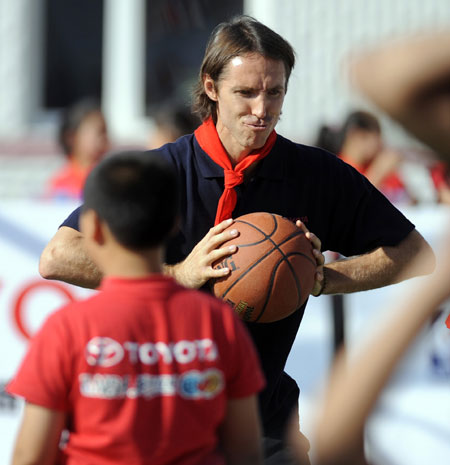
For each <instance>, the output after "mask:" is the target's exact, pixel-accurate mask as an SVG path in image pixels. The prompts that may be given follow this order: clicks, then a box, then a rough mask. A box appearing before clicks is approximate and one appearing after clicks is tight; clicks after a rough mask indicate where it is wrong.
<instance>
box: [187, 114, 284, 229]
mask: <svg viewBox="0 0 450 465" xmlns="http://www.w3.org/2000/svg"><path fill="white" fill-rule="evenodd" d="M194 134H195V138H196V139H197V142H198V143H199V145H200V147H201V148H202V149H203V151H204V152H205V153H206V154H207V155H208V156H209V157H210V158H211V159H212V160H213V161H215V162H216V163H217V164H218V165H219V166H221V167H222V168H223V170H224V175H225V189H224V191H223V194H222V196H221V197H220V199H219V203H218V205H217V212H216V220H215V222H214V224H218V223H220V222H221V221H223V220H226V219H228V218H231V214H232V213H233V210H234V207H235V206H236V202H237V195H236V191H235V190H234V188H235V187H236V186H238V185H239V184H242V182H243V181H244V171H245V170H246V169H247V168H248V167H249V166H250V165H251V164H252V163H255V162H257V161H259V160H262V159H263V158H264V157H266V156H267V155H268V154H269V153H270V151H271V150H272V147H273V145H274V144H275V141H276V139H277V133H276V132H275V130H273V131H272V132H271V133H270V135H269V137H268V138H267V141H266V143H265V144H264V145H263V146H262V147H261V148H260V149H257V151H255V150H254V151H253V152H252V153H250V154H249V155H247V156H246V157H245V158H244V159H242V160H241V161H240V162H239V163H238V164H237V165H236V166H235V167H234V168H233V165H232V164H231V160H230V158H229V156H228V154H227V152H226V151H225V149H224V148H223V145H222V142H221V141H220V139H219V135H218V134H217V130H216V126H215V124H214V122H213V120H212V118H208V119H207V120H206V121H204V122H203V124H202V125H200V126H199V127H198V128H197V129H196V130H195V132H194Z"/></svg>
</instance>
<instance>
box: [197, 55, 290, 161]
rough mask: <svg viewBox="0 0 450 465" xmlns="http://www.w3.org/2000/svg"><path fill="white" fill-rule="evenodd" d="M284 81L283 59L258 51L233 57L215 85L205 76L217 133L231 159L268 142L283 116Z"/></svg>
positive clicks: (237, 159) (206, 89)
mask: <svg viewBox="0 0 450 465" xmlns="http://www.w3.org/2000/svg"><path fill="white" fill-rule="evenodd" d="M285 84H286V72H285V68H284V64H283V62H282V61H281V60H271V59H268V58H264V57H262V56H261V55H258V54H250V55H243V56H239V57H235V58H233V59H232V60H231V61H230V62H229V63H228V64H227V65H226V66H225V68H224V70H223V73H222V75H221V77H220V79H219V81H218V82H217V83H216V84H215V83H214V82H213V81H212V79H211V78H210V77H209V76H206V78H205V80H204V86H205V91H206V93H207V95H208V97H209V98H211V100H214V101H215V102H217V105H216V108H217V124H216V127H217V132H218V134H219V137H220V140H221V141H222V144H223V145H224V147H225V149H226V150H227V152H228V154H229V155H230V157H231V159H232V160H234V161H235V162H237V161H239V160H240V159H242V158H243V157H244V156H245V155H248V154H249V153H250V152H251V151H252V150H255V149H258V148H260V147H262V146H263V145H264V144H265V142H266V140H267V138H268V137H269V134H270V133H271V132H272V130H273V129H274V127H275V125H276V124H277V122H278V119H279V117H280V114H281V107H282V106H283V100H284V96H285V92H286V89H285Z"/></svg>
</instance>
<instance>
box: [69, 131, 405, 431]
mask: <svg viewBox="0 0 450 465" xmlns="http://www.w3.org/2000/svg"><path fill="white" fill-rule="evenodd" d="M160 151H161V154H162V155H163V156H164V157H165V158H166V159H167V160H169V161H170V162H171V163H172V164H173V165H174V167H175V169H176V170H177V172H178V174H179V179H180V184H181V189H182V205H181V213H182V221H181V227H180V232H179V234H178V235H177V236H176V237H175V238H174V239H173V240H172V241H171V242H170V243H169V244H168V248H167V257H166V261H167V263H169V264H174V263H178V262H180V261H182V260H183V259H184V258H185V257H186V256H187V255H188V254H189V252H190V251H191V250H192V249H193V247H194V246H195V245H196V244H197V243H198V242H199V241H200V240H201V239H202V238H203V237H204V236H205V234H206V233H207V232H208V230H209V229H210V228H211V227H212V226H213V225H214V219H215V215H216V208H217V203H218V201H219V198H220V196H221V195H222V192H223V189H224V175H223V168H221V167H220V166H219V165H217V164H216V163H215V162H214V161H213V160H211V158H209V157H208V156H207V155H206V153H205V152H204V151H203V150H202V149H201V148H200V146H199V145H198V143H197V140H196V139H195V137H194V136H193V135H188V136H184V137H182V138H180V139H178V140H177V141H176V142H174V143H172V144H167V145H165V146H163V147H162V148H161V149H160ZM236 191H237V204H236V208H235V210H234V212H233V217H234V218H237V217H238V216H240V215H244V214H246V213H251V212H258V211H265V212H270V213H276V214H279V215H282V216H284V217H287V218H290V219H292V221H295V220H296V219H301V220H302V221H304V223H305V224H306V226H307V227H308V229H309V230H310V231H312V232H314V233H315V234H316V235H317V236H318V237H319V238H320V240H321V241H322V249H323V250H332V251H334V252H339V253H340V254H342V255H344V256H353V255H359V254H362V253H366V252H368V251H370V250H372V249H374V248H376V247H379V246H394V245H397V244H398V243H399V242H400V241H401V240H402V239H404V238H405V237H406V236H407V235H408V234H409V233H410V232H411V231H412V230H413V229H414V225H413V224H412V223H411V222H410V221H409V220H408V219H407V218H405V216H404V215H403V214H402V213H401V212H400V211H399V210H398V209H397V208H395V207H394V206H393V205H392V204H391V203H390V202H389V201H388V200H387V199H386V198H385V197H384V196H383V195H382V194H381V193H380V192H379V191H378V190H377V189H376V188H375V187H373V186H372V184H370V182H369V181H368V180H367V179H366V178H365V177H364V176H362V175H361V174H359V173H358V172H357V171H356V170H355V169H354V168H352V167H351V166H349V165H347V164H346V163H344V162H343V161H342V160H340V159H339V158H337V157H336V156H334V155H332V154H330V153H328V152H326V151H324V150H321V149H319V148H315V147H309V146H305V145H301V144H295V143H293V142H291V141H289V140H288V139H286V138H284V137H282V136H280V135H278V137H277V140H276V142H275V145H274V147H273V149H272V151H271V152H270V154H269V155H268V156H267V157H266V158H264V159H263V160H261V161H260V162H259V164H258V165H257V166H256V168H255V170H254V171H253V173H252V177H251V179H249V180H248V181H247V182H246V183H245V184H241V185H240V186H237V188H236ZM78 216H79V209H77V210H75V211H74V212H73V213H72V214H71V215H70V216H69V217H68V218H67V219H66V220H65V221H64V223H63V224H62V226H69V227H72V228H75V229H78ZM305 306H306V304H305V305H303V307H302V308H300V309H298V310H297V311H296V312H294V313H293V314H292V315H291V316H289V317H288V318H286V319H284V320H281V321H278V322H275V323H266V324H260V323H246V324H247V327H248V329H249V331H250V334H251V336H252V338H253V341H254V342H255V344H256V347H257V350H258V352H259V355H260V359H261V363H262V367H263V370H264V372H265V375H266V378H267V387H266V389H265V390H264V391H263V392H262V393H261V395H260V405H261V413H262V418H263V424H264V432H265V435H267V436H271V437H276V438H281V436H282V434H283V430H284V426H285V424H286V421H287V420H288V417H289V414H290V413H291V411H292V409H293V408H294V407H295V406H296V403H297V401H298V395H299V390H298V387H297V385H296V383H295V381H294V380H292V379H291V378H290V377H289V376H288V375H287V374H286V373H284V366H285V363H286V359H287V357H288V355H289V352H290V350H291V347H292V344H293V342H294V339H295V337H296V334H297V331H298V328H299V326H300V322H301V319H302V317H303V313H304V310H305ZM180 311H182V309H180Z"/></svg>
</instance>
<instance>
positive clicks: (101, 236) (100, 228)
mask: <svg viewBox="0 0 450 465" xmlns="http://www.w3.org/2000/svg"><path fill="white" fill-rule="evenodd" d="M93 213H94V217H93V226H94V229H93V231H92V232H93V236H92V238H93V239H94V241H95V242H96V243H97V244H98V245H103V244H104V242H105V231H104V228H105V223H104V222H103V221H102V220H101V219H100V218H99V216H98V215H97V213H95V212H93Z"/></svg>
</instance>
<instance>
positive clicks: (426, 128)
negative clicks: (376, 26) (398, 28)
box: [351, 30, 450, 162]
mask: <svg viewBox="0 0 450 465" xmlns="http://www.w3.org/2000/svg"><path fill="white" fill-rule="evenodd" d="M351 78H352V80H353V82H354V84H355V85H356V86H357V87H358V88H359V89H360V90H361V92H362V93H363V94H365V96H366V97H368V98H369V99H370V100H372V101H373V102H374V103H375V104H376V105H377V106H378V107H379V108H381V109H382V110H384V111H385V112H386V113H387V114H388V115H390V116H391V117H392V118H393V119H395V120H397V121H398V122H399V123H400V124H401V125H402V126H403V127H404V128H405V129H407V130H408V131H409V132H410V133H411V134H413V135H414V136H416V137H417V138H418V139H419V140H421V141H422V142H424V143H425V144H427V145H428V146H429V147H430V148H432V149H433V150H434V151H436V153H437V155H438V156H440V157H441V158H442V159H444V160H445V161H447V162H450V30H446V31H439V32H436V33H430V34H427V35H421V36H416V37H413V38H410V39H403V40H399V41H397V42H390V43H389V44H386V45H384V46H382V47H379V48H378V49H376V50H373V51H371V52H368V53H366V54H364V55H362V56H360V57H358V58H356V59H355V60H354V62H353V64H352V68H351Z"/></svg>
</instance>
